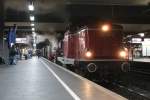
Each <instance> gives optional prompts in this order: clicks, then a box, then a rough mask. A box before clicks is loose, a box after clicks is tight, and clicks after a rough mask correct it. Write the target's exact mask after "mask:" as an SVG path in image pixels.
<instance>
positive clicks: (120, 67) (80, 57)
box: [58, 24, 130, 78]
mask: <svg viewBox="0 0 150 100" xmlns="http://www.w3.org/2000/svg"><path fill="white" fill-rule="evenodd" d="M122 30H123V28H122V27H121V26H118V25H109V24H106V25H102V26H100V28H97V27H84V28H82V29H80V30H78V31H76V32H75V33H71V32H70V31H67V32H66V33H65V36H64V40H63V53H64V55H63V57H58V61H60V62H61V63H63V64H64V65H66V66H69V67H70V69H73V70H79V71H80V72H82V73H84V74H93V73H97V75H98V77H99V78H111V77H117V76H118V75H120V73H122V72H128V71H129V70H130V64H129V63H128V51H127V49H126V48H124V47H123V41H122V40H123V33H122Z"/></svg>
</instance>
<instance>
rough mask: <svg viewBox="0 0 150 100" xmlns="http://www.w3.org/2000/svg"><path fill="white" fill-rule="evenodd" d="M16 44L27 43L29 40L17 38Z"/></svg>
mask: <svg viewBox="0 0 150 100" xmlns="http://www.w3.org/2000/svg"><path fill="white" fill-rule="evenodd" d="M16 43H25V44H26V43H27V38H16Z"/></svg>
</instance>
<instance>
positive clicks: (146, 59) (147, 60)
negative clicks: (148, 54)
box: [133, 58, 150, 63]
mask: <svg viewBox="0 0 150 100" xmlns="http://www.w3.org/2000/svg"><path fill="white" fill-rule="evenodd" d="M133 61H136V62H149V63H150V58H137V59H133Z"/></svg>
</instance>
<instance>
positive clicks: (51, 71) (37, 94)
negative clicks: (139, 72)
mask: <svg viewBox="0 0 150 100" xmlns="http://www.w3.org/2000/svg"><path fill="white" fill-rule="evenodd" d="M0 100H126V99H125V98H123V97H121V96H119V95H117V94H115V93H113V92H111V91H109V90H107V89H104V88H103V87H101V86H98V85H96V84H95V83H92V82H91V81H88V80H87V79H84V78H82V77H80V76H78V75H76V74H74V73H72V72H70V71H67V70H66V69H63V68H60V66H58V65H56V64H54V63H51V62H49V61H47V60H46V59H43V58H40V59H38V58H35V57H34V58H32V59H29V60H22V61H19V62H18V63H17V65H11V66H10V65H0Z"/></svg>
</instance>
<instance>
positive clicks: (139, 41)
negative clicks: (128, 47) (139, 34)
mask: <svg viewBox="0 0 150 100" xmlns="http://www.w3.org/2000/svg"><path fill="white" fill-rule="evenodd" d="M132 43H142V39H141V38H132Z"/></svg>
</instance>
